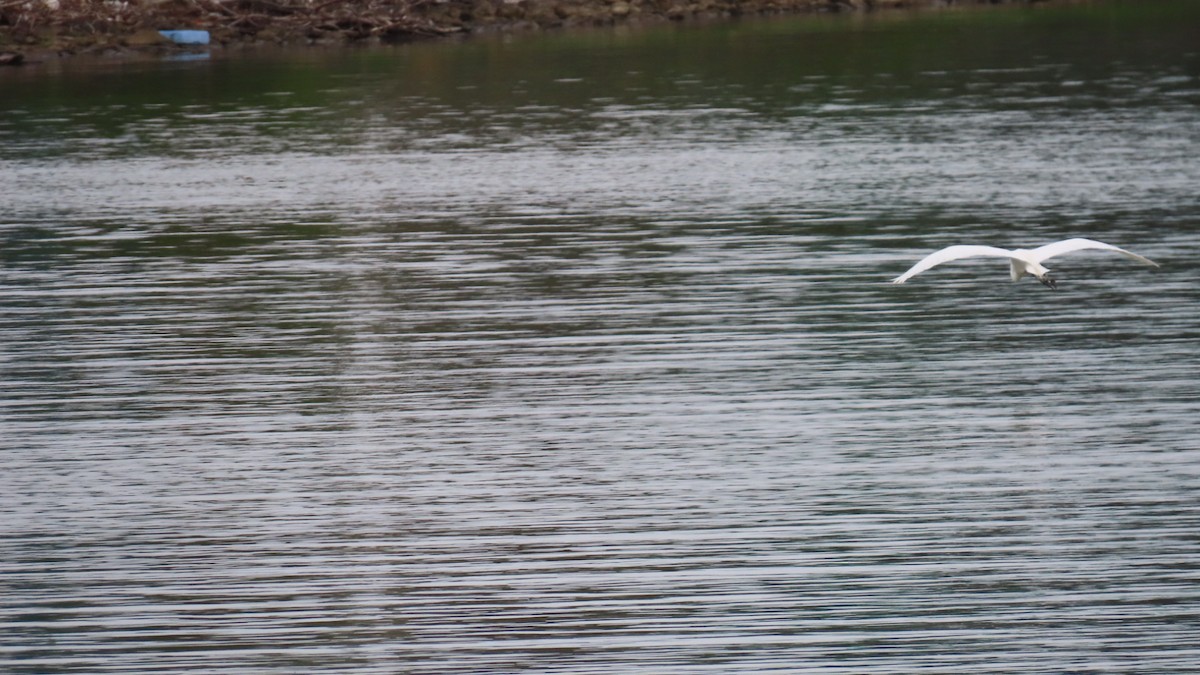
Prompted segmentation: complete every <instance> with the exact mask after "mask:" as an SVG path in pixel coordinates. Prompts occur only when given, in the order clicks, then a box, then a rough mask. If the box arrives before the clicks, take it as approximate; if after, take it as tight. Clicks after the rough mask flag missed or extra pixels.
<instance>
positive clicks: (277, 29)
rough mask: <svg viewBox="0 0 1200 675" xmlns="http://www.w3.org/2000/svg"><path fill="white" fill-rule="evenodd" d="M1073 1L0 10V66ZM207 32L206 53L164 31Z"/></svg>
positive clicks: (337, 0)
mask: <svg viewBox="0 0 1200 675" xmlns="http://www.w3.org/2000/svg"><path fill="white" fill-rule="evenodd" d="M1070 1H1071V0H141V2H140V3H138V4H136V5H135V4H133V3H130V2H114V1H112V0H0V66H5V65H7V66H20V65H23V64H28V63H36V62H38V61H43V60H46V59H56V58H65V57H71V56H75V55H121V54H151V55H153V54H175V53H187V52H195V51H207V50H210V49H225V48H240V47H252V46H256V45H263V46H303V45H315V46H337V45H356V44H393V43H402V42H411V41H416V40H431V39H445V38H448V37H453V36H469V35H474V34H486V33H498V32H499V33H503V32H530V31H539V30H554V29H560V28H587V27H605V26H618V25H653V24H664V23H670V22H680V23H682V22H696V21H713V20H722V19H731V18H736V17H742V16H747V17H749V16H771V15H779V16H783V15H797V14H815V13H847V12H849V13H865V12H879V11H888V12H892V11H905V10H917V9H929V8H949V7H966V6H981V5H983V6H995V5H1023V6H1029V5H1036V4H1062V3H1064V2H1070ZM178 29H186V30H202V31H207V32H208V34H209V36H210V37H211V43H210V44H209V45H206V46H203V47H196V46H194V45H177V44H175V43H174V42H172V41H171V40H169V39H168V38H166V37H164V36H163V35H161V34H160V33H159V31H160V30H178Z"/></svg>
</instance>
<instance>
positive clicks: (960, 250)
mask: <svg viewBox="0 0 1200 675" xmlns="http://www.w3.org/2000/svg"><path fill="white" fill-rule="evenodd" d="M1089 249H1094V250H1102V251H1115V252H1117V253H1120V254H1122V255H1125V256H1128V257H1130V258H1133V259H1134V260H1137V261H1138V262H1141V263H1145V264H1147V265H1153V266H1154V267H1158V263H1156V262H1154V261H1152V260H1150V259H1149V258H1144V257H1142V256H1140V255H1138V254H1136V253H1133V252H1130V251H1126V250H1125V249H1123V248H1118V247H1116V246H1113V245H1112V244H1105V243H1104V242H1102V241H1094V240H1092V239H1083V238H1079V237H1077V238H1074V239H1064V240H1063V241H1056V242H1054V243H1053V244H1046V245H1045V246H1041V247H1038V248H1035V249H1033V250H1032V251H1029V250H1025V249H1020V248H1019V249H1015V250H1012V251H1009V250H1007V249H1003V248H996V247H995V246H972V245H957V246H947V247H946V248H944V249H942V250H940V251H934V252H933V253H930V254H929V255H927V256H925V257H924V258H922V259H921V260H920V261H919V262H917V264H916V265H913V266H912V267H911V268H909V270H908V271H907V272H905V273H904V274H901V275H900V276H898V277H896V278H895V279H893V280H892V283H893V284H902V283H904V282H906V281H908V280H909V279H911V278H912V277H915V276H917V275H918V274H920V273H921V272H924V271H926V270H928V269H929V268H931V267H934V266H937V265H940V264H942V263H944V262H950V261H951V260H959V259H961V258H978V257H988V258H1007V259H1008V260H1009V262H1010V265H1011V269H1012V279H1013V281H1017V280H1018V279H1020V278H1021V277H1023V276H1025V275H1026V274H1031V275H1033V276H1035V277H1037V278H1038V279H1039V280H1042V282H1043V283H1047V284H1048V285H1050V286H1053V280H1050V279H1049V278H1048V277H1047V276H1046V273H1047V272H1048V270H1047V269H1046V268H1045V267H1042V264H1041V263H1042V261H1043V260H1047V259H1049V258H1053V257H1054V256H1057V255H1063V254H1064V253H1072V252H1074V251H1085V250H1089Z"/></svg>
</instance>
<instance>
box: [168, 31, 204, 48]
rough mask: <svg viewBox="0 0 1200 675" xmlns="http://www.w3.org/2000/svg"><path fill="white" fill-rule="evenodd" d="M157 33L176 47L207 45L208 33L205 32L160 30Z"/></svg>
mask: <svg viewBox="0 0 1200 675" xmlns="http://www.w3.org/2000/svg"><path fill="white" fill-rule="evenodd" d="M158 32H159V34H160V35H162V36H163V37H165V38H167V39H168V40H170V41H171V42H174V43H175V44H177V45H206V44H208V31H206V30H160V31H158Z"/></svg>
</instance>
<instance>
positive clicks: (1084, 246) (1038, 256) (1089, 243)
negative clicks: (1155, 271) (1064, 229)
mask: <svg viewBox="0 0 1200 675" xmlns="http://www.w3.org/2000/svg"><path fill="white" fill-rule="evenodd" d="M1088 249H1097V250H1101V251H1116V252H1117V253H1120V254H1122V255H1126V256H1129V257H1130V258H1133V259H1134V260H1136V261H1138V262H1140V263H1145V264H1147V265H1153V266H1154V267H1158V263H1156V262H1154V261H1153V260H1150V259H1149V258H1143V257H1142V256H1140V255H1138V254H1136V253H1133V252H1131V251H1126V250H1125V249H1123V248H1117V247H1116V246H1113V245H1112V244H1106V243H1104V242H1102V241H1095V240H1093V239H1083V238H1078V237H1077V238H1075V239H1064V240H1062V241H1056V242H1054V243H1053V244H1046V245H1045V246H1039V247H1038V248H1035V249H1033V250H1032V251H1030V252H1029V253H1030V257H1032V258H1033V259H1034V260H1036V261H1037V262H1039V263H1040V262H1042V261H1043V260H1046V259H1047V258H1053V257H1054V256H1056V255H1062V254H1064V253H1072V252H1074V251H1086V250H1088Z"/></svg>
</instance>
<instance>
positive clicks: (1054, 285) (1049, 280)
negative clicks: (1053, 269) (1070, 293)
mask: <svg viewBox="0 0 1200 675" xmlns="http://www.w3.org/2000/svg"><path fill="white" fill-rule="evenodd" d="M1038 281H1040V282H1042V285H1043V286H1045V287H1046V288H1050V289H1053V290H1058V282H1056V281H1054V278H1053V277H1051V276H1050V275H1049V274H1046V275H1043V276H1040V277H1038Z"/></svg>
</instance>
